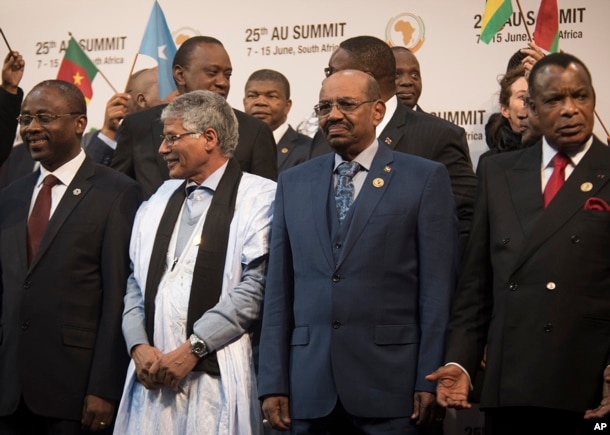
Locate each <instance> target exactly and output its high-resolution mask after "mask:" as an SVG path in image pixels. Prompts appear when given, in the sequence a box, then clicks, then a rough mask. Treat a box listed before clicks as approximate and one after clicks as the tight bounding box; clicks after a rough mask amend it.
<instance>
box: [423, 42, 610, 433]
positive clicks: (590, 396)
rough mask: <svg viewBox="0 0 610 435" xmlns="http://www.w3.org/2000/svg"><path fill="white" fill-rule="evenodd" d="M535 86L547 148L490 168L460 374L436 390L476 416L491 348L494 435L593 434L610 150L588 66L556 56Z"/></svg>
mask: <svg viewBox="0 0 610 435" xmlns="http://www.w3.org/2000/svg"><path fill="white" fill-rule="evenodd" d="M528 80H529V92H530V96H531V101H532V102H531V104H532V110H533V112H534V116H536V117H537V118H538V121H539V125H540V129H541V131H542V133H543V139H542V141H540V142H539V143H537V144H536V145H534V146H532V147H530V148H526V149H523V150H519V151H515V152H511V153H503V154H497V155H494V156H490V157H488V158H487V159H485V160H483V162H482V168H481V181H480V190H479V193H478V197H477V205H476V212H475V219H474V225H473V231H472V234H471V236H470V241H469V243H468V247H467V250H466V258H465V269H464V272H463V277H462V280H461V283H460V287H459V291H458V293H457V296H456V301H455V306H454V309H453V312H452V317H451V323H450V326H449V330H448V347H447V356H446V361H449V365H446V366H444V367H442V368H440V369H439V370H437V371H436V372H435V373H434V374H432V375H431V376H429V379H431V380H439V385H438V390H437V392H438V401H439V403H441V404H442V405H444V406H450V407H455V408H458V409H461V408H468V407H470V404H469V403H468V399H467V397H468V392H469V385H470V382H469V374H470V375H472V374H473V373H474V372H475V371H476V368H477V366H478V365H479V362H480V361H481V358H482V357H483V348H484V346H486V347H487V352H486V355H487V357H486V369H485V370H486V373H485V380H484V383H483V390H482V397H481V407H482V408H483V409H484V410H485V413H486V419H487V421H486V430H487V431H488V433H491V434H494V435H497V434H514V433H548V434H556V433H557V434H558V433H561V434H580V433H589V432H588V431H590V430H592V429H594V425H595V422H596V420H593V421H586V420H585V419H590V418H600V417H603V416H605V415H607V414H608V411H609V410H610V406H609V405H610V397H609V393H610V368H608V364H610V342H609V340H608V336H609V335H610V291H609V290H610V269H609V268H608V258H610V212H609V211H610V205H609V203H610V183H609V181H610V150H608V148H607V147H605V146H604V145H603V144H602V143H601V142H600V141H599V140H598V139H597V138H595V137H594V136H593V135H592V131H593V124H594V108H595V91H594V89H593V85H592V81H591V75H590V73H589V71H588V70H587V68H586V66H585V65H584V64H583V63H582V62H581V61H580V60H578V59H577V58H575V57H574V56H571V55H569V54H565V53H556V54H551V55H548V56H546V57H544V58H542V59H541V60H539V61H538V62H537V63H536V65H535V66H534V67H533V69H532V71H531V74H530V76H529V79H528ZM553 195H554V196H553ZM492 313H493V314H492ZM460 366H461V367H460ZM583 417H584V418H585V419H583ZM597 422H599V421H598V420H597Z"/></svg>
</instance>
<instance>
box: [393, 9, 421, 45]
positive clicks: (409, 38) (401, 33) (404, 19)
mask: <svg viewBox="0 0 610 435" xmlns="http://www.w3.org/2000/svg"><path fill="white" fill-rule="evenodd" d="M425 36H426V27H425V26H424V22H423V21H422V19H421V18H420V17H419V16H417V15H413V14H410V13H408V12H405V13H402V14H399V15H396V16H395V17H393V18H392V19H390V21H388V24H387V25H386V28H385V38H386V41H387V43H388V45H389V46H390V47H394V46H397V45H402V46H404V47H407V48H408V49H409V50H411V51H412V52H413V53H415V52H416V51H417V50H419V48H420V47H421V46H422V45H423V43H424V39H425Z"/></svg>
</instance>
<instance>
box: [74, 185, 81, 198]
mask: <svg viewBox="0 0 610 435" xmlns="http://www.w3.org/2000/svg"><path fill="white" fill-rule="evenodd" d="M81 192H82V190H80V189H79V188H78V187H77V188H76V189H74V190H73V191H72V195H74V196H78V195H80V194H81Z"/></svg>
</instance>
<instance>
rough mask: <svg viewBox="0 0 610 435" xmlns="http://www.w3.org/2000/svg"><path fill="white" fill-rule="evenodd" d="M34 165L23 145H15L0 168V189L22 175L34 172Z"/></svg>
mask: <svg viewBox="0 0 610 435" xmlns="http://www.w3.org/2000/svg"><path fill="white" fill-rule="evenodd" d="M35 163H36V162H34V160H33V159H32V156H31V155H30V151H29V150H28V149H27V147H26V146H25V145H23V143H20V144H17V145H15V146H14V147H13V151H11V153H10V154H9V156H8V159H6V162H5V163H4V165H2V167H1V168H0V189H3V188H4V187H6V186H8V185H9V184H11V183H12V182H13V181H15V180H17V179H18V178H21V177H23V176H24V175H28V174H31V173H32V171H34V165H35Z"/></svg>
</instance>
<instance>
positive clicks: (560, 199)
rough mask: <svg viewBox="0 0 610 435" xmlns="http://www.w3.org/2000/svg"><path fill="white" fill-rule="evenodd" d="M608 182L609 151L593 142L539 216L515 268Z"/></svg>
mask: <svg viewBox="0 0 610 435" xmlns="http://www.w3.org/2000/svg"><path fill="white" fill-rule="evenodd" d="M539 161H540V160H539ZM609 180H610V151H609V150H608V149H607V147H605V146H604V145H603V144H602V143H601V142H600V141H599V140H597V138H594V139H593V144H592V145H591V148H590V149H589V151H588V152H587V153H586V154H585V155H584V156H583V158H582V160H581V161H580V163H579V164H578V166H576V168H574V172H572V174H571V175H570V177H569V178H568V179H567V180H566V182H565V184H564V185H563V186H562V188H561V189H560V190H559V192H557V195H556V196H555V198H554V199H553V201H551V203H550V204H549V206H548V207H547V208H546V209H545V210H544V212H543V213H542V214H541V215H540V219H538V220H537V222H536V224H535V226H534V228H533V230H532V232H531V233H530V234H531V237H529V239H528V243H527V244H526V245H525V247H524V251H523V254H522V255H521V256H520V262H519V263H518V264H516V267H517V268H518V267H519V266H521V264H523V262H525V260H527V259H528V258H529V257H530V256H531V255H532V254H533V253H534V252H535V251H536V249H538V248H539V247H540V245H541V244H542V243H544V241H546V240H547V239H548V238H549V237H551V236H552V235H553V234H554V233H556V232H557V231H558V230H559V229H560V228H561V227H562V226H563V225H565V224H566V222H568V221H569V220H570V219H571V218H572V217H573V216H574V215H575V214H576V213H578V212H579V211H580V210H582V209H583V208H584V205H585V202H586V200H587V199H588V198H590V197H592V196H595V195H596V194H597V193H598V192H599V191H600V190H601V189H602V188H603V187H604V186H605V185H606V184H607V183H608V181H609ZM585 183H589V184H585ZM589 188H590V190H589ZM540 197H542V193H540Z"/></svg>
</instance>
